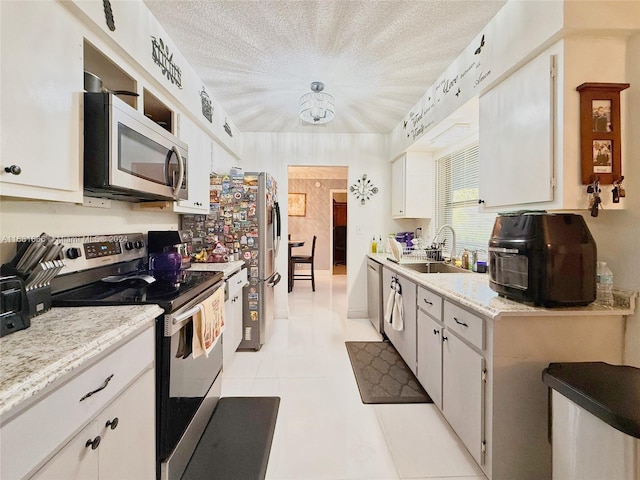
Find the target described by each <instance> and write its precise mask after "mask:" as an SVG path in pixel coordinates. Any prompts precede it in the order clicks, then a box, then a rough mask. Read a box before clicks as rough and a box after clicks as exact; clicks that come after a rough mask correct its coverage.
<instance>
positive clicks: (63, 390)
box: [0, 328, 155, 478]
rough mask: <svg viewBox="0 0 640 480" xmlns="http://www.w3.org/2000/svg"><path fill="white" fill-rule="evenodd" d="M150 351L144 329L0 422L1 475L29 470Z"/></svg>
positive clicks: (150, 333) (140, 366)
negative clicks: (84, 397)
mask: <svg viewBox="0 0 640 480" xmlns="http://www.w3.org/2000/svg"><path fill="white" fill-rule="evenodd" d="M154 350H155V348H154V328H148V329H146V330H145V331H144V332H142V333H141V334H140V335H137V336H136V337H134V338H133V339H132V340H131V341H129V342H127V343H126V344H125V345H123V346H122V347H120V348H118V349H117V350H115V351H114V352H112V353H110V354H109V355H107V356H106V357H104V358H103V359H101V360H100V361H98V362H97V363H95V364H94V365H92V366H90V367H89V368H87V369H86V370H84V371H82V372H81V373H79V374H77V375H76V376H74V377H71V378H70V379H69V381H68V382H67V383H65V384H63V385H61V386H59V387H58V388H57V389H55V390H53V391H52V392H50V393H49V394H47V395H46V396H45V397H43V398H42V399H41V400H40V401H38V402H37V403H35V404H33V405H32V406H31V407H30V408H28V409H26V410H25V411H23V412H22V413H20V414H19V415H18V416H17V417H15V418H13V419H12V420H10V421H9V422H7V423H6V424H4V425H2V429H1V430H0V438H1V439H2V449H1V450H0V478H22V477H24V476H25V475H26V474H28V473H29V472H30V471H31V470H32V469H33V468H34V467H36V466H37V465H38V464H39V463H40V462H42V460H44V459H45V458H47V457H48V456H49V455H50V454H51V453H53V452H54V451H55V450H56V449H57V448H58V447H59V446H60V445H61V444H62V443H63V442H64V441H65V440H67V439H68V438H70V437H71V436H72V435H73V434H74V433H76V432H77V431H79V430H80V429H81V428H83V427H84V426H85V425H86V424H87V423H88V422H89V421H90V420H91V419H92V418H93V417H95V415H96V414H97V413H98V412H99V411H100V410H102V409H103V408H104V407H105V406H106V405H108V404H109V403H110V402H111V401H112V400H113V399H114V398H115V397H116V395H118V394H119V393H120V392H121V391H122V390H123V389H124V388H125V387H127V385H129V384H130V383H131V382H132V381H133V380H134V379H135V378H136V377H137V376H138V375H139V374H140V373H141V372H143V371H144V370H145V369H146V368H148V367H149V366H150V365H152V364H153V361H154V355H155V353H154ZM109 377H111V379H110V380H109V381H108V382H107V381H106V380H107V378H109ZM105 383H106V384H107V385H106V387H105V388H104V389H103V390H100V391H99V392H96V393H94V394H92V395H91V396H90V397H87V398H86V399H84V400H82V401H81V400H80V399H81V398H82V397H83V396H85V395H86V394H87V393H89V392H92V391H94V390H97V389H99V388H100V387H101V386H103V385H104V384H105Z"/></svg>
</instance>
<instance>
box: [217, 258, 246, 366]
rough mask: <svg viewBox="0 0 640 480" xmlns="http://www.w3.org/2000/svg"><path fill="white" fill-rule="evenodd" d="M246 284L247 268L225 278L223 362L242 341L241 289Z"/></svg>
mask: <svg viewBox="0 0 640 480" xmlns="http://www.w3.org/2000/svg"><path fill="white" fill-rule="evenodd" d="M247 284H248V281H247V269H246V268H243V269H242V270H240V271H238V272H236V273H234V274H233V275H231V276H230V277H229V278H227V279H226V283H225V289H226V291H227V295H226V300H225V302H224V317H225V320H224V322H225V326H224V333H223V334H222V355H223V359H224V362H225V364H227V362H230V361H231V359H232V358H233V357H234V355H235V353H236V350H237V349H238V346H239V345H240V342H241V341H242V316H243V301H244V297H243V294H242V289H243V288H244V287H245V286H246V285H247Z"/></svg>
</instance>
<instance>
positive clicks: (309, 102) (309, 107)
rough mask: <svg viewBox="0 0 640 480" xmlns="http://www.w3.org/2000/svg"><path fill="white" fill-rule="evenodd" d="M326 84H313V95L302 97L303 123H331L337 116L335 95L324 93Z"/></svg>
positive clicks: (301, 114)
mask: <svg viewBox="0 0 640 480" xmlns="http://www.w3.org/2000/svg"><path fill="white" fill-rule="evenodd" d="M323 90H324V83H322V82H313V83H312V84H311V93H305V94H304V95H302V97H300V118H301V119H302V121H303V122H306V123H311V124H313V125H322V124H324V123H329V122H330V121H331V120H333V117H335V116H336V106H335V101H334V100H333V95H329V94H328V93H325V92H323Z"/></svg>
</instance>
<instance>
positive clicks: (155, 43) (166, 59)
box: [151, 36, 182, 88]
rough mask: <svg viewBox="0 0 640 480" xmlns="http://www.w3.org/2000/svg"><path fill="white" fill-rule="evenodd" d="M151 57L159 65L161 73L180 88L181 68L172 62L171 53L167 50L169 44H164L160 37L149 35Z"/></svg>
mask: <svg viewBox="0 0 640 480" xmlns="http://www.w3.org/2000/svg"><path fill="white" fill-rule="evenodd" d="M151 58H153V61H154V63H155V64H156V65H158V66H159V67H160V71H161V72H162V75H164V76H165V77H167V79H168V80H169V81H170V82H171V83H173V84H174V85H176V86H177V87H178V88H182V70H180V67H178V66H177V65H176V64H175V63H173V53H170V52H169V46H168V45H165V44H164V42H163V41H162V39H161V38H158V39H156V37H154V36H152V37H151Z"/></svg>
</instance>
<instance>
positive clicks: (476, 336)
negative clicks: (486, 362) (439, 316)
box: [444, 301, 484, 350]
mask: <svg viewBox="0 0 640 480" xmlns="http://www.w3.org/2000/svg"><path fill="white" fill-rule="evenodd" d="M444 324H445V326H446V327H447V328H449V329H450V330H453V331H454V332H456V333H459V334H460V336H461V337H462V338H464V339H465V340H467V341H469V342H471V344H473V345H475V346H476V347H478V348H479V349H481V350H482V349H484V320H483V319H482V318H481V317H478V316H476V315H474V314H473V313H470V312H467V311H466V310H464V309H463V308H460V307H458V306H457V305H454V304H453V303H450V302H447V301H445V302H444Z"/></svg>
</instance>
